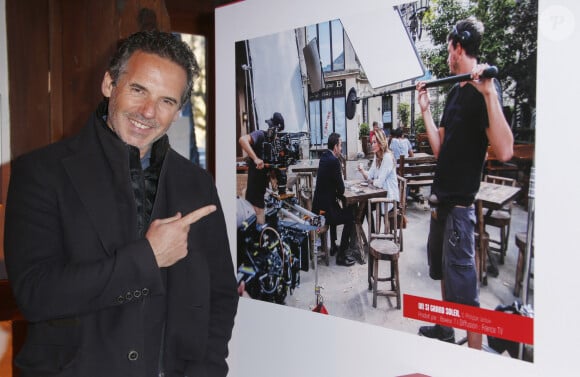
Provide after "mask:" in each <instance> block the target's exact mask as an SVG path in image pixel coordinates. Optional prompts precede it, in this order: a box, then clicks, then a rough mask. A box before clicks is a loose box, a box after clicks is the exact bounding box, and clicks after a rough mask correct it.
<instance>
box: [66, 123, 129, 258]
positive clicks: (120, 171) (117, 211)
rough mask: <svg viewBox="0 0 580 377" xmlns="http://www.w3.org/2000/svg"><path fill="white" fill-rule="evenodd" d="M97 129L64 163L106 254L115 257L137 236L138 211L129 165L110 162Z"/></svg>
mask: <svg viewBox="0 0 580 377" xmlns="http://www.w3.org/2000/svg"><path fill="white" fill-rule="evenodd" d="M93 126H94V127H91V126H89V127H87V128H86V129H85V131H87V132H85V133H84V135H83V136H84V137H81V138H79V139H77V140H78V145H77V147H78V148H77V153H74V154H72V155H71V156H70V157H68V158H66V159H64V160H63V164H64V168H65V170H66V172H67V174H68V176H69V177H70V180H71V183H72V184H73V186H74V187H75V189H76V191H77V192H78V194H79V196H80V198H81V201H82V203H83V205H84V207H85V209H86V211H87V213H88V214H89V217H90V218H91V220H92V222H93V226H94V227H95V229H96V231H97V233H98V235H99V238H100V239H101V243H102V246H103V248H104V250H105V252H106V253H107V254H111V253H113V251H114V250H115V248H116V247H117V246H118V245H120V244H122V243H123V242H126V240H127V239H132V238H134V237H135V235H136V229H137V225H136V216H135V213H136V210H135V208H134V200H133V197H132V191H131V184H130V180H129V179H128V176H129V172H128V167H126V166H125V165H126V164H127V162H126V161H124V160H122V159H120V160H117V161H114V160H110V159H107V157H106V156H105V154H104V153H103V149H102V147H101V146H100V145H99V141H100V139H99V138H98V137H97V135H95V132H94V128H95V127H98V126H99V125H98V124H97V125H94V124H93ZM91 131H93V132H92V134H93V135H90V133H91ZM87 133H88V134H89V135H87ZM87 136H88V137H87ZM111 164H113V165H114V164H118V165H117V166H111ZM124 173H126V175H124ZM127 196H130V197H129V198H128V197H127Z"/></svg>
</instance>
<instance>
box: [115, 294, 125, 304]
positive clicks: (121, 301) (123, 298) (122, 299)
mask: <svg viewBox="0 0 580 377" xmlns="http://www.w3.org/2000/svg"><path fill="white" fill-rule="evenodd" d="M117 302H118V303H119V304H122V303H123V302H125V297H123V296H122V295H121V296H118V297H117Z"/></svg>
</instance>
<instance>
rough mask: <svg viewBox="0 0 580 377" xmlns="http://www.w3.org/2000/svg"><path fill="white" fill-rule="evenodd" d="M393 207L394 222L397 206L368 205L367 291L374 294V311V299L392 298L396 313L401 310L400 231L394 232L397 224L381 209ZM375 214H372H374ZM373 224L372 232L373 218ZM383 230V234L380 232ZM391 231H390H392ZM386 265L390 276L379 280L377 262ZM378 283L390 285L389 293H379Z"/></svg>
mask: <svg viewBox="0 0 580 377" xmlns="http://www.w3.org/2000/svg"><path fill="white" fill-rule="evenodd" d="M389 204H392V205H393V218H394V219H397V218H398V217H397V202H396V201H395V200H391V199H387V198H371V199H369V200H368V204H367V211H368V212H367V216H368V217H367V219H368V221H367V223H368V235H369V236H368V250H369V259H368V261H367V263H368V283H369V290H371V291H372V293H373V307H374V308H376V307H377V296H386V297H394V298H395V299H396V300H397V306H396V307H397V309H401V285H400V282H399V255H400V252H401V247H402V244H401V239H402V233H403V232H402V229H401V231H397V221H393V222H392V228H391V225H390V221H389V216H382V220H383V223H382V224H381V207H384V208H388V205H389ZM373 211H374V213H373ZM373 216H374V220H375V221H374V222H375V224H376V226H375V230H374V231H373V229H372V225H371V224H372V220H371V219H372V218H373ZM381 229H382V230H381ZM391 229H392V231H391ZM381 260H382V261H388V262H389V264H390V269H389V270H390V271H389V272H390V273H389V272H388V273H386V274H385V275H383V276H379V261H381ZM378 282H390V283H391V284H390V289H388V288H385V289H379V288H378Z"/></svg>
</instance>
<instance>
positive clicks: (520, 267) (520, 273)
mask: <svg viewBox="0 0 580 377" xmlns="http://www.w3.org/2000/svg"><path fill="white" fill-rule="evenodd" d="M527 242H528V235H527V233H525V232H519V233H516V246H517V247H518V263H517V264H516V281H515V284H514V296H516V297H519V296H520V293H521V290H522V285H523V280H524V263H525V260H524V255H525V250H526V246H527ZM530 250H531V254H532V255H531V257H532V258H533V257H534V243H533V242H532V248H531V249H530ZM529 277H533V274H531V273H530V276H529ZM528 282H529V280H528Z"/></svg>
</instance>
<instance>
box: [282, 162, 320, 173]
mask: <svg viewBox="0 0 580 377" xmlns="http://www.w3.org/2000/svg"><path fill="white" fill-rule="evenodd" d="M319 162H320V160H319V159H311V160H299V161H298V162H296V163H295V164H294V165H290V166H289V168H290V171H292V173H312V174H314V175H316V173H317V172H318V163H319Z"/></svg>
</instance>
